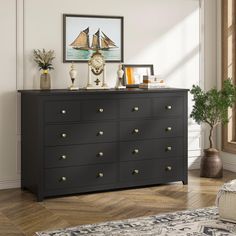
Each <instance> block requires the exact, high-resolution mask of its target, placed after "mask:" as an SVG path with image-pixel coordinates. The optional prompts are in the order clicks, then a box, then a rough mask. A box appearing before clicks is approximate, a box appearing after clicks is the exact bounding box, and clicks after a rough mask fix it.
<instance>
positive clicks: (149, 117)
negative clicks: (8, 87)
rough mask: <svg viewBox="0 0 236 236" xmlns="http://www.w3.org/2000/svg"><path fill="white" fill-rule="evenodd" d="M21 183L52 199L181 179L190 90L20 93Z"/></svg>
mask: <svg viewBox="0 0 236 236" xmlns="http://www.w3.org/2000/svg"><path fill="white" fill-rule="evenodd" d="M19 92H20V93H21V126H22V127H21V133H22V140H21V161H22V163H21V175H22V179H21V187H22V189H29V190H31V191H32V192H33V193H35V194H36V195H37V199H38V201H42V200H43V198H45V197H49V196H59V195H66V194H73V193H85V192H92V191H101V190H110V189H120V188H128V187H135V186H146V185H153V184H161V183H167V182H172V181H183V183H184V184H187V178H188V177H187V90H186V89H158V90H141V89H125V90H105V91H101V90H100V91H94V90H92V91H86V90H79V91H67V90H49V91H39V90H21V91H19Z"/></svg>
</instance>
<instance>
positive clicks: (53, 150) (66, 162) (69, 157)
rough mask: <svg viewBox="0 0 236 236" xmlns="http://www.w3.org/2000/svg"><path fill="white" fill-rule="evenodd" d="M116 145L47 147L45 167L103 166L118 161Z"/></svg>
mask: <svg viewBox="0 0 236 236" xmlns="http://www.w3.org/2000/svg"><path fill="white" fill-rule="evenodd" d="M117 149H118V147H117V144H116V143H99V144H83V145H76V146H63V147H47V148H46V149H45V167H46V168H53V167H65V166H74V165H89V164H101V163H109V162H115V161H117V156H118V150H117Z"/></svg>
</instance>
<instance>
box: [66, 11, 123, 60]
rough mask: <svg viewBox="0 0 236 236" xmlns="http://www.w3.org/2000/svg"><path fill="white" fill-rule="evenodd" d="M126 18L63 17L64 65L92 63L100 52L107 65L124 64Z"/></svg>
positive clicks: (68, 15)
mask: <svg viewBox="0 0 236 236" xmlns="http://www.w3.org/2000/svg"><path fill="white" fill-rule="evenodd" d="M123 25H124V22H123V17H122V16H96V15H71V14H64V15H63V62H72V61H73V62H88V60H89V59H90V57H91V55H92V54H93V53H94V52H95V51H97V50H99V52H101V53H102V55H103V56H104V58H105V61H106V62H123V32H124V31H123Z"/></svg>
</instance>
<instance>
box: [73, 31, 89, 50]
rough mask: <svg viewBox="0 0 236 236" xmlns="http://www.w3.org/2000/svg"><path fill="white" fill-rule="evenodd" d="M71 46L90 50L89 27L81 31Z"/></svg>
mask: <svg viewBox="0 0 236 236" xmlns="http://www.w3.org/2000/svg"><path fill="white" fill-rule="evenodd" d="M70 46H72V47H73V48H74V49H83V50H89V27H88V28H86V29H85V30H83V31H81V32H80V34H79V35H78V36H77V38H76V39H75V40H74V41H73V42H72V43H71V44H70Z"/></svg>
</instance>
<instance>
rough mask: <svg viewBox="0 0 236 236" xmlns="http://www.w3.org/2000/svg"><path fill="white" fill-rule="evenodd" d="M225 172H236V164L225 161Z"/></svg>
mask: <svg viewBox="0 0 236 236" xmlns="http://www.w3.org/2000/svg"><path fill="white" fill-rule="evenodd" d="M223 167H224V170H229V171H232V172H236V163H228V162H224V161H223Z"/></svg>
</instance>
